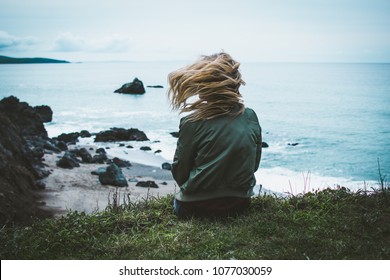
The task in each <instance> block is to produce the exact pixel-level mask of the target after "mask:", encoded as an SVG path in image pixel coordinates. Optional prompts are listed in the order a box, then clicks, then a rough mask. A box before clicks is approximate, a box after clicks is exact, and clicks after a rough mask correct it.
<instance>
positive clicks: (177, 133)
mask: <svg viewBox="0 0 390 280" xmlns="http://www.w3.org/2000/svg"><path fill="white" fill-rule="evenodd" d="M169 134H171V135H172V136H173V137H175V138H179V132H171V133H169Z"/></svg>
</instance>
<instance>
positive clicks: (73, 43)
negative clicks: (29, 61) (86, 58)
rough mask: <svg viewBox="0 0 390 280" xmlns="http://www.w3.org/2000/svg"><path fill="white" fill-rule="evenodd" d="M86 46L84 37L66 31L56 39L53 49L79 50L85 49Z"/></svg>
mask: <svg viewBox="0 0 390 280" xmlns="http://www.w3.org/2000/svg"><path fill="white" fill-rule="evenodd" d="M86 48H87V45H86V42H85V41H84V40H83V39H82V38H80V37H76V36H74V35H73V34H72V33H70V32H66V33H62V34H61V35H59V36H58V37H57V38H56V39H55V41H54V47H53V50H54V51H58V52H77V51H83V50H85V49H86Z"/></svg>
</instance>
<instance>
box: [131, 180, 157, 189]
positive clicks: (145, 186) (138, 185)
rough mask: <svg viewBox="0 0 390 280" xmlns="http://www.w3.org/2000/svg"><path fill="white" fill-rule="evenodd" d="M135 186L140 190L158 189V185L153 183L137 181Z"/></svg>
mask: <svg viewBox="0 0 390 280" xmlns="http://www.w3.org/2000/svg"><path fill="white" fill-rule="evenodd" d="M135 185H136V186H137V187H142V188H158V185H157V184H156V183H155V182H154V181H139V182H138V183H137V184H135Z"/></svg>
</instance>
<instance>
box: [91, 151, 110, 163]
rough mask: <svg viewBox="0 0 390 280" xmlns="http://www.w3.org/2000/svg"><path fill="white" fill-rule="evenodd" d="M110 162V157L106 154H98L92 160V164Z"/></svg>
mask: <svg viewBox="0 0 390 280" xmlns="http://www.w3.org/2000/svg"><path fill="white" fill-rule="evenodd" d="M107 160H108V157H107V155H106V154H105V153H100V154H96V155H94V156H93V158H92V163H100V164H102V163H105V162H106V161H107Z"/></svg>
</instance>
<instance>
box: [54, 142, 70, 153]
mask: <svg viewBox="0 0 390 280" xmlns="http://www.w3.org/2000/svg"><path fill="white" fill-rule="evenodd" d="M55 143H56V146H57V148H58V149H60V150H61V151H67V150H68V145H66V143H65V142H64V141H56V142H55Z"/></svg>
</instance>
